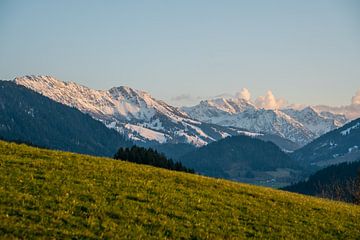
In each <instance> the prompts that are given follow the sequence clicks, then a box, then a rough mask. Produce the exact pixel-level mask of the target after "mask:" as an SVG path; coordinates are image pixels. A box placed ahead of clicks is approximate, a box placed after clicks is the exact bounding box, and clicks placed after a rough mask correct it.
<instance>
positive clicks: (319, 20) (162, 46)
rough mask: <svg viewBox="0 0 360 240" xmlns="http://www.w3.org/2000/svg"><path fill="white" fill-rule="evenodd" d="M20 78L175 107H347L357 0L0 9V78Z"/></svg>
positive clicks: (358, 35) (9, 2)
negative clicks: (274, 102) (219, 100)
mask: <svg viewBox="0 0 360 240" xmlns="http://www.w3.org/2000/svg"><path fill="white" fill-rule="evenodd" d="M22 75H51V76H54V77H56V78H58V79H61V80H63V81H74V82H77V83H80V84H83V85H86V86H88V87H91V88H96V89H108V88H111V87H113V86H122V85H126V86H130V87H133V88H137V89H141V90H146V91H148V92H150V93H151V94H152V95H153V96H154V97H156V98H158V99H162V100H165V101H167V102H169V103H171V104H173V105H176V106H180V105H194V104H196V103H197V102H199V101H200V100H201V99H206V98H211V97H214V96H219V95H224V94H225V95H229V94H230V95H234V94H235V93H236V92H239V91H241V89H243V88H247V89H248V90H249V91H250V92H251V96H252V97H253V98H254V99H255V98H260V99H262V98H264V99H266V98H267V97H269V96H270V97H271V95H275V96H276V97H278V98H279V99H280V100H283V99H284V100H286V101H287V102H288V103H297V104H325V105H332V106H339V105H348V104H350V102H351V98H352V97H353V96H354V95H355V93H356V92H357V90H359V89H360V1H358V0H316V1H315V0H303V1H295V0H271V1H270V0H251V1H250V0H249V1H241V0H236V1H235V0H234V1H230V0H221V1H220V0H218V1H213V0H203V1H202V0H182V1H175V0H169V1H165V0H163V1H158V0H151V1H150V0H147V1H141V0H138V1H134V0H131V1H122V0H119V1H110V0H107V1H91V0H76V1H73V0H62V1H59V0H46V1H45V0H43V1H40V0H32V1H28V0H22V1H20V0H0V79H13V78H15V77H16V76H22ZM269 90H270V91H271V92H270V93H271V94H270V95H269ZM259 96H260V97H259ZM359 96H360V95H359ZM280 100H279V101H280Z"/></svg>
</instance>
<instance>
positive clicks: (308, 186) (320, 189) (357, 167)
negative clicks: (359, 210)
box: [284, 160, 360, 204]
mask: <svg viewBox="0 0 360 240" xmlns="http://www.w3.org/2000/svg"><path fill="white" fill-rule="evenodd" d="M284 190H288V191H291V192H298V193H302V194H307V195H313V196H318V197H324V198H329V199H333V200H339V201H345V202H350V203H356V204H360V160H359V161H356V162H351V163H347V162H346V163H341V164H338V165H333V166H329V167H327V168H324V169H322V170H320V171H318V172H316V173H315V174H313V175H312V176H310V177H309V179H308V180H307V181H303V182H299V183H296V184H294V185H291V186H289V187H286V188H284Z"/></svg>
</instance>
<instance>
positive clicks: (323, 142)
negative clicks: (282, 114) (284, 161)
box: [291, 118, 360, 168]
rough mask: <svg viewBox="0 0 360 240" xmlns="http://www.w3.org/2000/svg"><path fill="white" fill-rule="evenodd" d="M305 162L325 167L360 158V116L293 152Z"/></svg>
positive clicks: (299, 159) (294, 156) (297, 158)
mask: <svg viewBox="0 0 360 240" xmlns="http://www.w3.org/2000/svg"><path fill="white" fill-rule="evenodd" d="M291 156H292V158H293V159H295V160H297V161H299V162H302V163H303V164H308V165H313V166H317V167H321V168H322V167H325V166H328V165H332V164H337V163H341V162H351V161H354V160H357V159H359V158H360V118H358V119H355V120H353V121H351V122H350V123H348V124H346V125H344V126H343V127H341V128H338V129H335V130H333V131H331V132H328V133H326V134H324V135H322V136H321V137H319V138H317V139H315V140H314V141H313V142H311V143H309V144H308V145H306V146H304V147H303V148H301V149H298V150H297V151H295V152H293V153H292V154H291Z"/></svg>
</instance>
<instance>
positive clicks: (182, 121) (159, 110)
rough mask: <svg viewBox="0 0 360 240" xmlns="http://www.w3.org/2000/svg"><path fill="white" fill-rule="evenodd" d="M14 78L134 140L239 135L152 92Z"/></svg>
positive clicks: (201, 140)
mask: <svg viewBox="0 0 360 240" xmlns="http://www.w3.org/2000/svg"><path fill="white" fill-rule="evenodd" d="M14 81H15V82H16V83H17V84H19V85H23V86H25V87H27V88H29V89H32V90H34V91H36V92H38V93H41V94H42V95H45V96H47V97H49V98H50V99H52V100H54V101H57V102H60V103H63V104H65V105H68V106H72V107H75V108H77V109H79V110H80V111H82V112H84V113H88V114H89V115H91V116H92V117H93V118H95V119H97V120H99V121H101V122H102V123H104V124H105V125H106V126H107V127H109V128H113V129H115V130H117V131H118V132H120V133H122V134H124V135H126V136H128V137H129V138H130V139H132V140H134V141H140V142H144V143H148V142H157V143H179V142H180V143H191V144H193V145H196V146H203V145H205V144H207V143H209V142H212V141H215V140H218V139H221V138H223V137H224V136H230V135H236V134H238V133H237V131H238V130H239V129H230V128H226V127H222V126H217V125H212V124H207V123H203V122H201V121H197V120H194V119H191V118H190V117H189V116H188V115H187V114H186V113H185V112H182V111H181V110H179V109H177V108H175V107H172V106H170V105H168V104H166V103H165V102H163V101H159V100H156V99H154V98H153V97H151V95H150V94H149V93H147V92H144V91H140V90H135V89H132V88H130V87H126V86H121V87H114V88H111V89H110V90H94V89H90V88H88V87H85V86H82V85H79V84H76V83H73V82H62V81H60V80H57V79H55V78H53V77H51V76H25V77H18V78H15V80H14Z"/></svg>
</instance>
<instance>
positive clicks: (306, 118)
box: [182, 98, 347, 145]
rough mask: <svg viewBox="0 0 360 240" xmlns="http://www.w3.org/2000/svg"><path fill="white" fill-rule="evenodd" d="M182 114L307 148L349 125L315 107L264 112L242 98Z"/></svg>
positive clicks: (215, 102) (187, 109)
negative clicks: (307, 144)
mask: <svg viewBox="0 0 360 240" xmlns="http://www.w3.org/2000/svg"><path fill="white" fill-rule="evenodd" d="M182 110H183V111H185V112H186V113H188V115H189V116H191V117H192V118H194V119H198V120H200V121H204V122H207V123H213V124H218V125H222V126H234V127H239V128H245V129H248V130H249V131H255V132H265V133H269V134H274V135H278V136H281V137H283V138H286V139H289V140H291V141H293V142H296V143H298V144H299V145H305V144H306V143H309V142H310V141H312V140H314V139H315V138H316V137H319V136H320V135H322V134H324V133H326V132H328V131H330V130H333V129H335V128H337V127H339V126H342V125H343V124H344V123H345V122H346V121H347V119H346V117H345V116H344V115H339V114H333V113H330V112H318V111H316V110H315V109H314V108H312V107H306V108H304V109H302V110H296V109H283V110H273V109H263V108H258V107H256V106H255V105H254V104H252V103H251V102H250V101H249V100H245V99H240V98H227V99H225V98H217V99H212V100H206V101H201V102H200V104H198V105H196V106H194V107H183V108H182Z"/></svg>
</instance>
